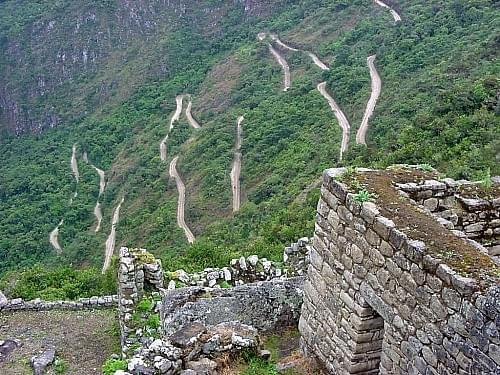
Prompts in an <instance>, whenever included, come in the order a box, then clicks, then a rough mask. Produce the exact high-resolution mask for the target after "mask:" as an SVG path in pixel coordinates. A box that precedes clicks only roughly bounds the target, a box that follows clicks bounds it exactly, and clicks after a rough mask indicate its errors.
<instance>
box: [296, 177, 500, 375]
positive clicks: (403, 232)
mask: <svg viewBox="0 0 500 375" xmlns="http://www.w3.org/2000/svg"><path fill="white" fill-rule="evenodd" d="M498 189H499V187H498V185H494V186H493V187H491V188H490V190H489V191H490V192H489V193H488V191H486V193H485V192H484V190H487V189H482V187H481V186H480V185H479V184H471V183H466V182H460V181H453V180H450V179H444V180H442V181H440V180H439V179H438V176H437V174H436V173H431V172H424V171H421V170H418V169H415V168H413V169H412V168H409V169H408V168H403V167H399V168H398V167H396V168H393V169H392V170H387V171H371V170H365V169H360V170H358V171H350V170H345V169H331V170H327V171H326V172H325V174H324V178H323V186H322V188H321V198H320V201H319V204H318V212H317V219H316V225H315V233H314V240H313V249H312V251H311V254H310V260H311V264H310V266H309V269H308V274H307V280H306V282H305V285H304V303H303V307H302V314H301V318H300V323H299V330H300V332H301V335H302V338H301V346H302V349H303V351H304V352H305V353H307V354H308V355H310V356H314V357H316V358H317V359H318V360H319V361H320V362H321V363H322V364H323V365H324V367H325V369H326V372H327V373H330V374H338V375H347V374H415V375H417V374H422V375H423V374H425V375H430V374H450V375H451V374H478V375H479V374H482V375H487V374H491V375H493V374H500V333H499V332H500V268H499V267H498V263H497V261H496V260H495V259H494V257H491V255H498V243H499V225H500V222H499V219H500V212H499V208H500V196H499V195H498ZM489 195H490V196H489ZM370 198H376V202H377V204H374V203H371V202H369V200H370ZM488 253H489V254H488Z"/></svg>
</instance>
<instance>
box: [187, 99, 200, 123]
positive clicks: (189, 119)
mask: <svg viewBox="0 0 500 375" xmlns="http://www.w3.org/2000/svg"><path fill="white" fill-rule="evenodd" d="M192 107H193V102H192V101H191V98H190V99H189V103H188V105H187V108H186V118H187V121H188V123H189V125H191V126H192V127H193V128H194V129H199V128H201V126H200V124H199V123H198V121H196V120H195V119H194V117H193V114H192V113H191V109H192Z"/></svg>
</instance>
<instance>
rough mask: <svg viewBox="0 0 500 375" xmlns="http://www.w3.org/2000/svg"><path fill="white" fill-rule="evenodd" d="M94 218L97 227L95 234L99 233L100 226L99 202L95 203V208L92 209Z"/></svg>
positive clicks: (100, 212)
mask: <svg viewBox="0 0 500 375" xmlns="http://www.w3.org/2000/svg"><path fill="white" fill-rule="evenodd" d="M94 216H95V218H96V220H97V225H96V227H95V231H94V232H95V233H97V232H99V231H100V230H101V224H102V209H101V203H99V201H97V202H96V204H95V207H94Z"/></svg>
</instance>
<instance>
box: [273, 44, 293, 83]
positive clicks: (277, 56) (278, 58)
mask: <svg viewBox="0 0 500 375" xmlns="http://www.w3.org/2000/svg"><path fill="white" fill-rule="evenodd" d="M268 46H269V51H270V52H271V54H272V55H273V56H274V58H275V59H276V61H278V64H280V65H281V68H282V69H283V72H284V73H285V77H284V79H283V85H284V86H285V88H284V89H283V91H288V89H289V88H290V85H291V82H290V67H289V66H288V63H287V62H286V60H285V59H284V57H283V56H281V55H280V53H279V52H278V51H276V49H274V47H273V46H272V45H271V44H268Z"/></svg>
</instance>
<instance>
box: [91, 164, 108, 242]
mask: <svg viewBox="0 0 500 375" xmlns="http://www.w3.org/2000/svg"><path fill="white" fill-rule="evenodd" d="M92 168H94V169H95V170H96V172H97V174H98V175H99V197H98V198H97V202H96V204H95V207H94V216H95V218H96V220H97V225H96V227H95V233H97V232H99V230H100V229H101V223H102V210H101V203H100V202H99V199H100V198H101V195H102V194H103V193H104V190H105V189H106V174H105V172H104V171H103V170H102V169H99V168H97V167H96V166H95V165H93V164H92Z"/></svg>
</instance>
